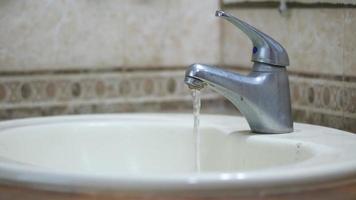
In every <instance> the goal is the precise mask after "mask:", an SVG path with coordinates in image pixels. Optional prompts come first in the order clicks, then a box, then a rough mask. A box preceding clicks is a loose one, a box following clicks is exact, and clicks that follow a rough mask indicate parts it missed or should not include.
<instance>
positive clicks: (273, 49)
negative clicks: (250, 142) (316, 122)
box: [184, 11, 293, 133]
mask: <svg viewBox="0 0 356 200" xmlns="http://www.w3.org/2000/svg"><path fill="white" fill-rule="evenodd" d="M215 15H216V16H217V17H222V18H223V19H226V20H227V21H229V22H230V23H232V24H233V25H235V26H236V27H237V28H239V29H240V30H241V31H242V32H244V33H245V34H246V35H247V36H248V37H249V39H250V40H251V41H252V43H253V49H252V62H253V63H254V64H253V67H252V71H251V72H250V73H249V74H248V75H247V76H244V75H241V74H238V73H235V72H231V71H227V70H224V69H221V68H218V67H214V66H209V65H205V64H193V65H190V66H189V67H188V69H187V70H186V73H185V79H184V81H185V83H186V84H187V85H188V87H189V88H191V89H198V90H200V89H202V88H204V87H205V86H210V87H211V88H212V89H213V90H215V91H216V92H218V93H220V94H222V95H223V96H224V97H226V98H227V99H228V100H229V101H231V102H232V104H233V105H235V106H236V107H237V108H238V109H239V110H240V112H241V114H242V115H243V116H245V118H246V120H247V122H248V124H249V126H250V128H251V130H252V131H253V132H255V133H289V132H292V131H293V120H292V115H291V101H290V90H289V81H288V73H287V70H286V66H288V65H289V58H288V54H287V52H286V50H285V49H284V48H283V47H282V45H280V44H279V43H278V42H276V41H275V40H274V39H272V38H271V37H270V36H268V35H266V34H265V33H262V32H261V31H259V30H257V29H256V28H254V27H253V26H251V25H249V24H247V23H246V22H243V21H241V20H239V19H238V18H236V17H234V16H232V15H230V14H228V13H226V12H224V11H216V14H215Z"/></svg>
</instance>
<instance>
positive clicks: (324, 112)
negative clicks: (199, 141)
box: [222, 3, 356, 132]
mask: <svg viewBox="0 0 356 200" xmlns="http://www.w3.org/2000/svg"><path fill="white" fill-rule="evenodd" d="M293 6H295V7H293ZM277 7H278V4H271V3H269V4H266V3H254V4H253V6H250V4H249V3H234V4H227V5H225V6H224V9H225V10H226V11H229V12H231V13H232V14H233V15H235V16H237V17H239V18H241V19H243V20H245V21H246V22H248V23H250V24H253V25H254V26H256V27H257V28H258V29H260V30H263V31H264V32H266V33H267V34H269V35H270V36H272V37H273V38H275V39H276V40H277V41H279V42H280V43H281V44H282V45H283V46H284V47H285V48H286V49H287V51H288V53H289V57H290V66H289V67H288V70H289V75H290V85H291V93H292V94H291V95H292V101H293V102H292V106H293V114H294V119H295V120H296V121H300V122H307V123H313V124H320V125H325V126H330V127H335V128H338V129H344V130H348V131H352V132H356V58H355V55H356V48H355V46H356V38H355V32H356V7H355V6H351V5H332V6H330V5H329V4H312V5H310V4H290V5H289V10H288V12H287V14H286V15H284V16H282V15H281V14H280V13H279V12H278V10H277V9H276V8H277ZM222 27H223V33H222V34H223V37H222V44H223V48H222V55H223V59H222V60H223V64H224V65H225V66H229V67H232V68H237V69H240V70H244V69H247V68H249V66H250V65H251V62H250V56H251V55H250V50H251V48H252V47H251V43H250V42H249V40H248V38H247V37H246V36H245V35H244V34H243V33H242V32H240V31H238V30H237V29H236V28H235V27H233V26H232V25H231V24H229V23H226V22H224V23H223V24H222Z"/></svg>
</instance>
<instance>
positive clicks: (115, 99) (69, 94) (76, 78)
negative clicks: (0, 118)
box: [0, 71, 219, 109]
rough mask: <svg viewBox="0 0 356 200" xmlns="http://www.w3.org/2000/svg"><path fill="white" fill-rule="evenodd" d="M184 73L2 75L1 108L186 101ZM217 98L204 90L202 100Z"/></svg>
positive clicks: (0, 81)
mask: <svg viewBox="0 0 356 200" xmlns="http://www.w3.org/2000/svg"><path fill="white" fill-rule="evenodd" d="M183 79H184V71H165V72H157V71H153V72H151V71H146V72H116V73H107V72H105V73H89V74H59V75H58V74H55V75H51V74H45V75H19V76H6V77H2V78H1V80H0V104H1V109H10V108H11V109H14V108H32V107H51V106H57V107H58V106H79V105H92V104H97V105H98V104H115V103H125V102H131V103H142V102H164V101H174V100H184V101H189V100H190V99H191V97H190V94H189V89H188V88H187V87H186V85H185V84H184V83H183ZM218 96H219V95H218V94H216V93H214V92H211V91H210V90H204V93H203V98H204V99H211V98H213V99H214V98H217V97H218Z"/></svg>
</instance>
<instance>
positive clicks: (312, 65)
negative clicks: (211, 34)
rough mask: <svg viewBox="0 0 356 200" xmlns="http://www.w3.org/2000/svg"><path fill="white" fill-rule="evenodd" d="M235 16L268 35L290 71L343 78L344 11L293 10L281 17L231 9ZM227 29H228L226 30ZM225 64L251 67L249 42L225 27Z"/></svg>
mask: <svg viewBox="0 0 356 200" xmlns="http://www.w3.org/2000/svg"><path fill="white" fill-rule="evenodd" d="M232 13H233V14H234V15H236V16H237V17H240V18H241V19H243V20H245V21H246V22H248V23H250V24H251V25H253V26H255V27H257V28H258V29H260V30H262V31H263V32H265V33H267V34H269V35H270V36H272V37H273V38H274V39H276V40H277V41H279V42H280V43H281V44H282V45H283V46H284V47H285V48H286V49H287V51H288V54H289V57H290V67H289V68H288V69H289V70H291V71H303V72H312V73H325V74H340V75H341V74H342V73H343V70H342V63H343V53H342V52H343V17H344V14H343V10H342V9H292V10H291V13H290V17H282V16H280V15H279V13H278V11H277V10H276V9H268V8H263V9H260V8H256V9H234V10H233V11H232ZM226 27H228V28H226ZM223 37H224V38H225V41H224V44H223V47H224V48H223V55H224V57H223V58H224V59H223V60H224V63H225V64H229V65H250V63H249V60H250V56H251V54H250V50H251V45H250V42H247V40H248V38H247V37H245V36H243V35H242V33H241V32H237V31H235V30H234V29H233V27H232V26H231V25H230V24H229V26H227V25H226V26H225V25H224V36H223Z"/></svg>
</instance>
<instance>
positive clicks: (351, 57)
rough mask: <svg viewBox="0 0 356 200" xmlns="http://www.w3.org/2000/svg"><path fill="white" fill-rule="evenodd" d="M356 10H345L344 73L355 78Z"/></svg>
mask: <svg viewBox="0 0 356 200" xmlns="http://www.w3.org/2000/svg"><path fill="white" fill-rule="evenodd" d="M355 33H356V9H345V39H344V40H345V44H344V71H345V75H348V76H356V59H355V55H356V38H355Z"/></svg>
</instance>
